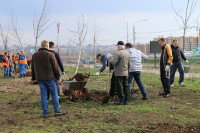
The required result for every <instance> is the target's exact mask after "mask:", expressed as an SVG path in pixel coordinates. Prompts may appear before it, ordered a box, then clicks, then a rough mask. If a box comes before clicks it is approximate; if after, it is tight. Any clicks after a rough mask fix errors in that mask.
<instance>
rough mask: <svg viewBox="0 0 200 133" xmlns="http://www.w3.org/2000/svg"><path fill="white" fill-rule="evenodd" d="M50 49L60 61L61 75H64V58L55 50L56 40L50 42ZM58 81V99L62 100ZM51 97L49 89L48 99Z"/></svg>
mask: <svg viewBox="0 0 200 133" xmlns="http://www.w3.org/2000/svg"><path fill="white" fill-rule="evenodd" d="M49 51H50V52H52V53H53V54H54V55H55V57H56V60H57V62H58V66H59V68H60V70H61V75H62V76H64V75H65V71H64V67H63V63H62V60H61V58H60V55H59V54H58V53H57V52H56V51H55V50H54V42H49ZM55 81H56V86H57V91H58V99H59V101H60V87H59V84H58V81H57V80H55ZM49 97H50V92H49V91H48V92H47V99H48V100H49Z"/></svg>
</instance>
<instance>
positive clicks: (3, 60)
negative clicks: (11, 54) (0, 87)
mask: <svg viewBox="0 0 200 133" xmlns="http://www.w3.org/2000/svg"><path fill="white" fill-rule="evenodd" d="M7 55H8V53H7V52H5V53H4V55H3V58H2V67H3V68H4V77H7V76H8V57H7Z"/></svg>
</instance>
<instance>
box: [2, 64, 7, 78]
mask: <svg viewBox="0 0 200 133" xmlns="http://www.w3.org/2000/svg"><path fill="white" fill-rule="evenodd" d="M3 70H4V76H8V67H7V66H4V67H3Z"/></svg>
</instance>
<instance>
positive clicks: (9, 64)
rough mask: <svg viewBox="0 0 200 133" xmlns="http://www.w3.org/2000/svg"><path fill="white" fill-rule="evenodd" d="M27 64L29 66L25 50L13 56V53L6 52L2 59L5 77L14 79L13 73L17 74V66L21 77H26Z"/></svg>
mask: <svg viewBox="0 0 200 133" xmlns="http://www.w3.org/2000/svg"><path fill="white" fill-rule="evenodd" d="M26 64H27V60H26V55H25V53H24V51H23V50H22V51H21V54H19V53H17V54H16V55H12V53H11V51H8V52H4V53H3V57H2V67H3V69H4V77H12V71H13V72H14V73H16V70H17V65H18V66H19V73H20V77H25V76H26V71H25V67H26ZM13 66H14V68H13Z"/></svg>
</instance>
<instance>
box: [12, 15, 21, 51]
mask: <svg viewBox="0 0 200 133" xmlns="http://www.w3.org/2000/svg"><path fill="white" fill-rule="evenodd" d="M10 23H11V28H12V30H11V32H10V34H11V35H12V36H13V37H14V39H15V42H17V43H19V44H20V45H21V47H22V48H23V43H22V38H23V35H24V34H23V30H22V29H20V28H19V27H18V24H17V19H16V20H15V19H14V17H13V15H12V13H11V22H10Z"/></svg>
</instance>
